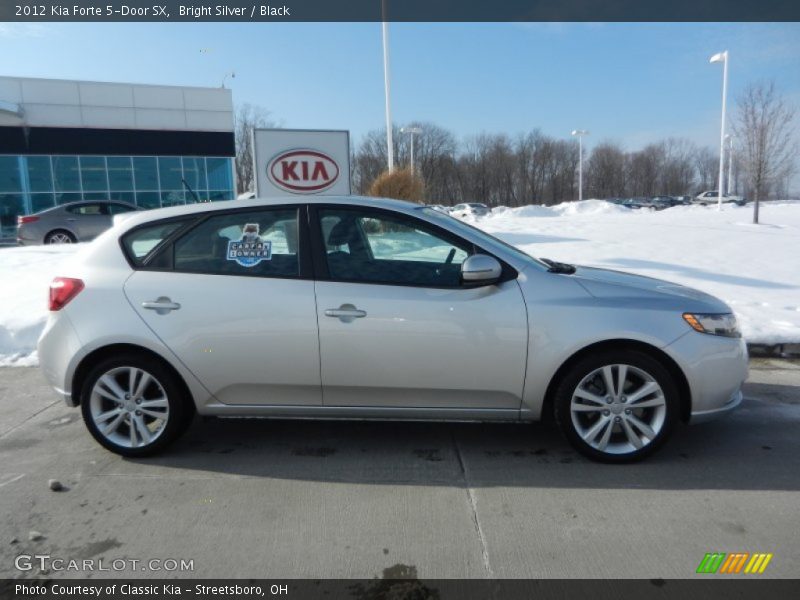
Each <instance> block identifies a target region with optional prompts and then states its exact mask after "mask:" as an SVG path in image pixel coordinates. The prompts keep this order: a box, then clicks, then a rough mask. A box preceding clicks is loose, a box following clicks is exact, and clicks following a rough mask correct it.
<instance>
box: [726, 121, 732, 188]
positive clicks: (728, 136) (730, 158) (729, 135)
mask: <svg viewBox="0 0 800 600" xmlns="http://www.w3.org/2000/svg"><path fill="white" fill-rule="evenodd" d="M725 139H726V140H728V190H727V191H728V195H730V193H731V189H732V188H733V136H732V135H731V134H728V135H726V136H725Z"/></svg>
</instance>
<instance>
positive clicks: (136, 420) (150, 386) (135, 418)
mask: <svg viewBox="0 0 800 600" xmlns="http://www.w3.org/2000/svg"><path fill="white" fill-rule="evenodd" d="M89 409H90V414H91V418H92V421H93V422H94V425H95V426H96V428H97V431H98V432H99V433H100V434H101V435H102V436H103V437H104V438H105V439H107V440H108V441H110V442H111V443H113V444H116V445H117V446H122V447H124V448H142V447H145V446H148V445H150V444H152V443H153V442H154V441H155V440H156V439H158V438H159V436H160V435H161V434H162V433H163V432H164V428H165V427H166V425H167V422H168V420H169V401H168V399H167V393H166V391H165V390H164V387H163V386H162V385H161V383H160V382H159V381H158V380H157V379H156V378H155V377H154V376H153V375H152V374H150V373H148V372H147V371H145V370H143V369H140V368H138V367H130V366H123V367H115V368H113V369H111V370H109V371H107V372H106V373H104V374H103V375H101V376H100V377H99V378H98V379H97V381H96V382H95V384H94V387H93V388H92V391H91V397H90V406H89Z"/></svg>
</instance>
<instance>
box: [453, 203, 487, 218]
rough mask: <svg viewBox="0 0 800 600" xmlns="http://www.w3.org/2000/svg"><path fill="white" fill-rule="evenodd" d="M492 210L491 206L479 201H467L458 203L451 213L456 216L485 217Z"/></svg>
mask: <svg viewBox="0 0 800 600" xmlns="http://www.w3.org/2000/svg"><path fill="white" fill-rule="evenodd" d="M491 212H492V209H491V208H489V207H488V206H486V205H485V204H480V203H478V202H465V203H463V204H456V205H455V206H454V207H453V208H452V209H451V210H450V214H451V215H453V216H454V217H485V216H486V215H488V214H489V213H491Z"/></svg>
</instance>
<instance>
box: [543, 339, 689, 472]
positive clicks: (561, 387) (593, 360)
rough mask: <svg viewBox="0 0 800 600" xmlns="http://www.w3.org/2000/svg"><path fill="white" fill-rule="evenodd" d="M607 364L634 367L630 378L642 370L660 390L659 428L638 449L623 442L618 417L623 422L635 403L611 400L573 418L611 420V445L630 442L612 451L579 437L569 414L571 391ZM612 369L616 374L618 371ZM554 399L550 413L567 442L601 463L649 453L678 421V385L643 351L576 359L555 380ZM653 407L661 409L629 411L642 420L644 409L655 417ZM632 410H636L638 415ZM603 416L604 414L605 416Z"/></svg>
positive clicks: (604, 353)
mask: <svg viewBox="0 0 800 600" xmlns="http://www.w3.org/2000/svg"><path fill="white" fill-rule="evenodd" d="M608 365H628V366H629V367H634V370H631V371H630V373H631V378H632V379H635V378H636V377H637V372H636V371H635V370H638V371H641V372H644V373H645V374H646V375H649V376H650V377H651V378H652V379H653V380H655V382H656V383H657V384H658V386H660V388H661V392H662V393H663V400H664V403H663V407H664V412H659V413H658V414H659V415H660V417H658V419H659V420H661V419H663V420H661V421H660V423H661V424H660V429H659V430H658V431H657V432H656V435H655V437H653V438H652V439H651V440H649V441H648V442H647V443H645V444H644V445H643V447H641V448H639V449H633V448H632V444H630V443H628V442H627V440H628V439H630V438H627V437H623V436H625V430H624V429H623V425H625V424H621V423H620V419H625V420H626V421H627V419H628V418H629V417H626V416H625V414H626V413H628V412H630V410H626V409H629V408H630V407H635V406H636V405H635V404H628V405H622V404H620V403H619V402H618V401H617V400H616V399H615V400H613V403H614V405H616V406H614V405H609V407H608V408H609V409H610V410H602V411H597V412H596V413H576V416H575V418H577V419H578V420H579V421H580V420H581V419H593V418H595V419H597V420H599V419H600V418H601V415H602V416H603V417H604V418H607V419H611V427H612V433H611V434H610V435H611V436H612V439H613V440H617V443H616V444H615V445H616V446H617V447H619V446H624V445H630V446H631V449H630V450H624V451H623V450H620V451H618V452H617V453H615V452H612V451H611V450H609V451H601V450H599V449H597V448H595V447H593V446H592V445H590V444H589V443H588V442H587V441H585V440H584V439H583V437H582V436H581V435H580V433H579V431H578V429H577V428H576V424H575V423H574V422H573V413H572V410H571V406H572V399H573V394H574V393H575V392H576V391H577V390H578V386H579V385H580V384H581V383H582V382H583V383H585V382H584V379H585V378H587V377H589V376H590V375H591V374H593V373H594V372H595V371H596V370H598V369H601V368H603V367H605V366H608ZM613 368H614V367H612V369H613ZM613 372H614V373H616V374H618V371H613ZM592 382H593V380H590V383H592ZM635 383H636V382H635V381H634V382H631V385H635ZM583 389H586V388H583ZM623 394H624V392H623ZM598 395H599V396H603V397H604V398H607V396H604V392H602V391H601V392H600V393H599V394H598ZM620 398H622V400H621V401H620V402H625V401H626V398H625V397H624V395H620ZM644 398H648V396H644ZM554 400H555V404H554V415H555V419H556V422H557V423H558V425H559V427H560V428H561V431H562V432H563V433H564V435H565V436H566V438H567V440H568V441H569V442H570V444H572V446H573V447H574V448H575V449H576V450H577V451H578V452H580V453H581V454H583V455H584V456H586V457H588V458H590V459H592V460H595V461H598V462H604V463H630V462H636V461H639V460H642V459H643V458H645V457H647V456H650V455H651V454H653V453H654V452H655V451H656V450H658V449H659V448H660V447H661V446H662V445H663V444H664V442H666V441H667V439H668V438H669V436H670V435H671V434H672V430H673V429H674V427H675V423H676V422H677V420H678V415H679V408H680V399H679V393H678V387H677V385H676V384H675V381H674V379H673V377H672V375H671V374H670V372H669V370H668V369H666V368H665V367H664V365H663V364H662V363H661V362H660V361H658V360H657V359H655V358H653V357H652V356H651V355H649V354H647V353H645V352H641V351H638V350H624V349H622V350H611V351H602V352H599V353H597V354H592V355H589V356H586V357H584V358H582V359H580V360H579V361H578V362H577V363H575V364H574V365H573V366H572V367H571V368H570V369H569V371H568V372H567V373H566V374H565V376H564V377H563V378H562V379H561V381H560V382H559V384H558V387H557V388H556V393H555V398H554ZM587 405H588V406H593V404H592V403H588V404H587ZM614 410H621V411H622V413H625V414H619V413H617V412H614ZM656 410H659V411H660V410H661V409H660V407H659V408H644V409H635V410H633V412H634V415H633V416H634V417H641V418H642V420H644V421H645V422H646V417H647V415H648V411H652V412H650V413H649V415H650V416H651V417H653V416H655V411H656ZM636 413H638V415H637V414H636ZM590 415H591V416H590ZM595 415H596V416H595ZM606 415H608V416H607V417H606ZM614 415H619V416H614ZM615 419H616V420H617V421H616V422H614V420H615ZM595 422H596V421H595ZM588 425H591V421H590V422H589V423H588V424H587V427H588ZM603 430H604V429H601V430H600V431H603ZM610 446H611V442H609V447H610Z"/></svg>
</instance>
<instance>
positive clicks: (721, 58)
mask: <svg viewBox="0 0 800 600" xmlns="http://www.w3.org/2000/svg"><path fill="white" fill-rule="evenodd" d="M708 62H710V63H718V62H721V63H722V122H721V125H720V128H719V187H718V188H717V210H722V174H723V171H724V170H725V168H724V167H725V100H726V98H727V96H728V51H727V50H725V51H724V52H719V53H717V54H715V55H714V56H712V57H711V59H710V60H709V61H708Z"/></svg>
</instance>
